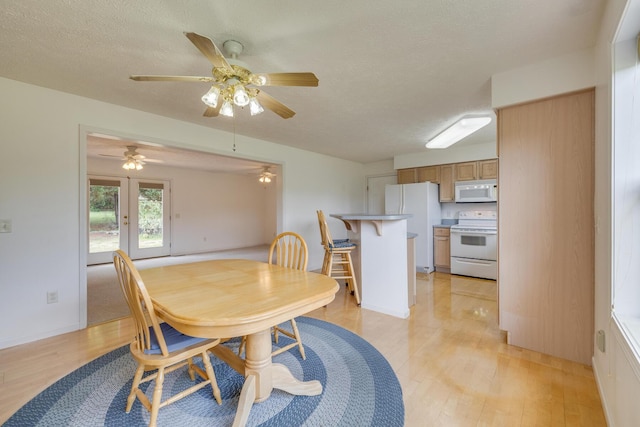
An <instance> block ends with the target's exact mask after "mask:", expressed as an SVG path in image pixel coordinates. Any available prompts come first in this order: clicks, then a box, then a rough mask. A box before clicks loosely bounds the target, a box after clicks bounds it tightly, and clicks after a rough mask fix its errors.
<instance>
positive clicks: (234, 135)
mask: <svg viewBox="0 0 640 427" xmlns="http://www.w3.org/2000/svg"><path fill="white" fill-rule="evenodd" d="M232 120H233V152H234V153H235V152H236V118H235V116H234V117H232Z"/></svg>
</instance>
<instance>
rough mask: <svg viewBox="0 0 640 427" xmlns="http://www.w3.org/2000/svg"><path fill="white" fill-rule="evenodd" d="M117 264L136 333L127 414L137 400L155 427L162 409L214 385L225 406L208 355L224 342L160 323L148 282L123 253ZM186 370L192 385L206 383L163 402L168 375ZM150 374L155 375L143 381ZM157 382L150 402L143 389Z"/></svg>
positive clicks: (115, 257)
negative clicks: (199, 361)
mask: <svg viewBox="0 0 640 427" xmlns="http://www.w3.org/2000/svg"><path fill="white" fill-rule="evenodd" d="M113 264H114V266H115V269H116V273H117V275H118V281H119V282H120V287H121V288H122V292H123V294H124V297H125V300H126V301H127V305H128V306H129V310H130V311H131V315H132V317H133V320H134V323H135V329H136V336H135V338H134V340H133V342H132V343H131V345H130V346H129V348H130V350H131V354H132V356H133V358H134V359H135V360H136V361H137V362H138V368H137V369H136V372H135V375H134V377H133V384H132V385H131V392H130V393H129V397H128V398H127V406H126V409H125V411H126V412H127V413H129V411H131V407H132V406H133V403H134V402H135V400H136V397H137V398H138V399H139V400H140V402H141V403H142V405H144V407H145V408H146V409H147V410H148V411H149V412H150V413H151V418H150V420H149V426H155V425H156V422H157V419H158V410H159V409H160V408H162V407H163V406H166V405H169V404H171V403H173V402H175V401H177V400H179V399H182V398H183V397H185V396H188V395H189V394H192V393H194V392H196V391H198V390H200V389H201V388H203V387H205V386H206V385H208V384H211V389H212V391H213V396H214V398H215V399H216V401H217V402H218V404H221V403H222V401H221V397H220V389H219V388H218V384H217V382H216V376H215V373H214V372H213V366H212V365H211V360H210V359H209V355H208V352H207V351H208V350H209V349H211V348H212V347H215V346H216V345H218V343H219V342H220V340H219V339H206V338H198V337H192V336H189V335H185V334H183V333H181V332H179V331H177V330H176V329H174V328H172V327H171V326H169V324H167V323H160V321H159V320H158V317H157V316H156V313H155V310H154V308H153V302H152V301H151V298H150V297H149V293H148V292H147V289H146V287H145V285H144V282H143V281H142V278H141V277H140V274H139V273H138V271H137V269H136V268H135V266H134V265H133V262H132V261H131V259H130V258H129V256H128V255H127V254H126V253H124V252H123V251H122V250H117V251H115V252H113ZM198 356H199V357H201V358H202V363H203V365H204V371H203V370H202V368H200V366H198V365H196V364H195V363H194V361H193V358H194V357H198ZM183 366H188V369H187V372H188V374H189V377H190V378H191V380H192V381H194V380H195V375H194V374H195V373H197V374H198V375H199V376H200V377H202V378H203V380H204V381H201V382H199V383H196V384H194V385H193V386H191V387H189V388H188V389H186V390H184V391H182V392H179V393H177V394H175V395H173V396H171V397H167V398H166V399H165V400H164V401H163V400H162V385H163V382H164V376H165V374H167V373H169V372H172V371H175V370H176V369H179V368H181V367H183ZM147 371H155V372H154V373H153V374H151V375H147V376H145V377H144V378H142V376H143V374H144V373H145V372H147ZM153 380H155V387H154V390H153V396H152V398H151V402H150V401H149V399H148V397H147V396H146V395H145V393H144V391H143V390H141V389H140V385H141V384H143V383H146V382H149V381H153Z"/></svg>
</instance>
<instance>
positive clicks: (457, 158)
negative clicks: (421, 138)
mask: <svg viewBox="0 0 640 427" xmlns="http://www.w3.org/2000/svg"><path fill="white" fill-rule="evenodd" d="M496 157H497V151H496V142H495V141H494V142H489V143H485V144H472V145H460V146H455V145H454V146H453V147H449V148H447V149H444V150H427V149H425V150H424V151H421V152H419V153H412V154H401V155H398V156H395V157H394V158H393V164H394V167H395V168H396V169H405V168H414V167H420V166H433V165H444V164H447V163H461V162H471V161H474V160H485V159H495V158H496Z"/></svg>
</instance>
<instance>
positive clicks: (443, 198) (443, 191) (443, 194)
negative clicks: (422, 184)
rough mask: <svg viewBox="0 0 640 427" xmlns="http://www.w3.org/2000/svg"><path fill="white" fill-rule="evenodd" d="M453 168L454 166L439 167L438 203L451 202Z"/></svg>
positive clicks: (452, 195)
mask: <svg viewBox="0 0 640 427" xmlns="http://www.w3.org/2000/svg"><path fill="white" fill-rule="evenodd" d="M453 168H454V165H452V164H451V165H440V202H453V199H454V196H455V194H454V188H453Z"/></svg>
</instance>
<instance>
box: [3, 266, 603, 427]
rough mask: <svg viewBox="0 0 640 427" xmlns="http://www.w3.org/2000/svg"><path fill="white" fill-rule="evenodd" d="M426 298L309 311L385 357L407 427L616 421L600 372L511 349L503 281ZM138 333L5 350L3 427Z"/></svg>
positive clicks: (98, 333)
mask: <svg viewBox="0 0 640 427" xmlns="http://www.w3.org/2000/svg"><path fill="white" fill-rule="evenodd" d="M417 293H418V295H417V302H416V305H415V306H413V307H412V308H411V316H410V317H409V319H397V318H394V317H390V316H386V315H383V314H379V313H376V312H373V311H369V310H364V309H360V308H358V307H356V305H355V304H354V299H353V297H352V296H350V295H348V294H347V293H346V292H345V287H344V286H341V290H340V291H339V293H338V294H337V296H336V299H335V301H333V302H332V303H331V304H329V305H328V306H327V307H325V308H321V309H319V310H316V311H314V312H312V313H309V316H311V317H316V318H319V319H323V320H327V321H330V322H332V323H336V324H338V325H341V326H343V327H344V328H347V329H349V330H351V331H353V332H356V333H357V334H359V335H360V336H362V337H364V338H365V339H366V340H368V341H369V342H370V343H371V344H372V345H374V346H375V347H376V348H377V349H378V350H379V351H380V352H381V353H382V354H384V356H385V357H386V358H387V360H388V361H389V363H390V364H391V366H392V367H393V368H394V370H395V372H396V374H397V375H398V378H399V380H400V383H401V384H402V390H403V394H404V402H405V412H406V416H405V420H406V425H407V426H509V427H512V426H604V425H606V423H605V418H604V414H603V411H602V406H601V403H600V398H599V396H598V391H597V388H596V384H595V380H594V375H593V371H592V369H591V367H589V366H585V365H580V364H577V363H573V362H569V361H566V360H562V359H558V358H555V357H551V356H546V355H543V354H541V353H536V352H533V351H527V350H523V349H520V348H517V347H512V346H508V345H507V344H506V343H505V336H504V333H503V332H501V331H499V330H498V325H497V318H496V313H497V307H496V301H495V282H492V281H484V280H478V279H469V278H462V277H459V276H450V275H448V274H443V273H434V274H431V275H429V276H422V275H421V278H420V279H419V280H418V283H417ZM132 334H133V333H132V325H131V322H130V320H129V319H124V320H117V321H113V322H108V323H104V324H101V325H97V326H93V327H90V328H87V329H85V330H81V331H76V332H72V333H68V334H64V335H61V336H58V337H53V338H48V339H44V340H41V341H38V342H35V343H30V344H24V345H21V346H16V347H12V348H8V349H4V350H0V423H2V422H4V421H6V420H7V419H8V417H9V416H11V414H13V413H14V412H15V411H16V410H18V409H19V408H20V407H21V406H22V405H23V404H25V403H26V402H27V401H29V400H30V399H31V398H33V397H34V396H35V395H37V394H38V393H39V392H40V391H42V390H43V389H44V388H46V387H47V386H48V385H50V384H52V383H53V382H55V381H56V380H57V379H59V378H61V377H62V376H64V375H66V374H67V373H69V372H71V371H73V370H74V369H76V368H78V367H80V366H82V365H83V364H85V363H87V362H88V361H90V360H92V359H94V358H96V357H98V356H100V355H102V354H104V353H107V352H108V351H110V350H113V349H115V348H117V347H119V346H122V345H124V344H127V343H128V342H129V340H130V339H131V337H132ZM303 341H304V337H303Z"/></svg>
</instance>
